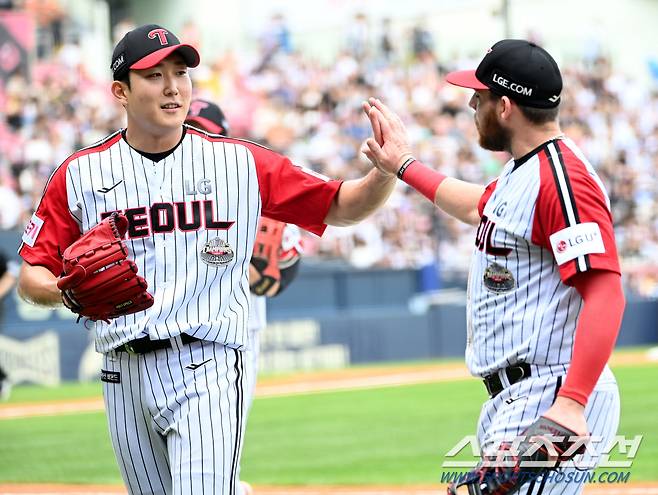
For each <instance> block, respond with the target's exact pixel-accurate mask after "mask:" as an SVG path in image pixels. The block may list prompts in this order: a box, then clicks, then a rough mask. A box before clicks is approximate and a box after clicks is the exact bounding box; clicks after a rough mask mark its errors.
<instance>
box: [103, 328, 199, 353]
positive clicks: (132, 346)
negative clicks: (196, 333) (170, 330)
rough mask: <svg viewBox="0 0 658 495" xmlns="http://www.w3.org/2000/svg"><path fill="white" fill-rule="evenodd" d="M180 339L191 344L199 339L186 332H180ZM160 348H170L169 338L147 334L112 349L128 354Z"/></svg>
mask: <svg viewBox="0 0 658 495" xmlns="http://www.w3.org/2000/svg"><path fill="white" fill-rule="evenodd" d="M180 339H181V341H182V342H183V344H191V343H192V342H198V341H199V340H201V339H197V338H196V337H192V336H191V335H187V334H186V333H181V334H180ZM160 349H171V339H162V340H151V339H150V338H149V336H148V335H147V336H146V337H142V338H141V339H135V340H131V341H130V342H126V343H125V344H122V345H120V346H119V347H117V348H116V349H114V350H115V351H116V352H129V353H130V354H146V353H147V352H153V351H159V350H160Z"/></svg>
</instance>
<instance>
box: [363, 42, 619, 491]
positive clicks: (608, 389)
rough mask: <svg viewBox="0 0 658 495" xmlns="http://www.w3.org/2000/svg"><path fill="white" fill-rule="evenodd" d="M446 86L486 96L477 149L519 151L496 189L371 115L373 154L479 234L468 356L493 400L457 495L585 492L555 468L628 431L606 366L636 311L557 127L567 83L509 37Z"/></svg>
mask: <svg viewBox="0 0 658 495" xmlns="http://www.w3.org/2000/svg"><path fill="white" fill-rule="evenodd" d="M447 81H448V82H449V83H451V84H454V85H457V86H462V87H466V88H471V89H473V90H475V92H474V94H473V96H472V98H471V100H470V103H469V106H470V107H471V108H472V109H473V110H475V125H476V127H477V130H478V134H479V144H480V145H481V146H482V147H483V148H485V149H488V150H492V151H507V152H508V153H510V154H511V156H512V159H511V160H510V161H509V162H508V163H507V164H506V165H505V166H504V168H503V170H502V173H501V174H500V176H499V177H498V178H497V179H496V180H494V181H493V182H491V183H490V184H489V185H487V186H486V187H483V186H480V185H475V184H469V183H466V182H462V181H460V180H457V179H454V178H449V177H445V176H444V175H442V174H441V173H439V172H437V171H435V170H433V169H431V168H429V167H427V166H425V165H424V164H422V163H420V162H419V161H418V160H415V159H414V158H413V156H412V154H411V150H410V147H409V145H408V141H407V137H406V131H405V129H404V125H403V124H402V121H401V120H400V118H399V117H398V116H397V115H395V114H394V113H393V112H392V111H391V110H390V109H389V108H387V107H386V105H384V104H383V103H382V102H381V101H379V100H377V99H371V100H370V104H371V105H372V107H371V108H369V109H368V108H367V105H365V107H364V108H365V109H367V110H368V111H369V115H370V120H371V124H372V126H373V129H374V131H375V137H376V139H369V140H368V141H367V143H366V145H367V148H368V152H367V153H366V154H367V156H368V157H369V158H370V159H371V160H372V161H374V162H376V163H377V166H379V167H381V168H383V169H385V170H388V171H389V172H391V173H396V174H397V176H398V177H399V178H401V179H402V180H403V181H404V182H406V183H407V184H409V185H410V186H412V187H414V188H415V189H416V190H418V191H419V192H420V193H422V194H423V195H425V196H426V197H427V198H428V199H429V200H430V201H432V202H433V203H434V204H435V205H436V206H438V207H439V208H441V209H443V210H444V211H445V212H447V213H449V214H450V215H452V216H454V217H456V218H458V219H459V220H462V221H463V222H466V223H469V224H471V225H474V226H478V228H477V233H476V236H475V247H474V250H473V258H472V263H471V269H470V275H469V280H468V304H467V311H468V315H467V319H468V324H467V328H468V336H467V348H466V361H467V364H468V367H469V369H470V371H471V373H472V374H473V375H474V376H477V377H480V378H482V379H483V381H484V384H485V386H486V388H487V392H488V394H489V397H490V399H489V400H488V401H487V402H486V403H485V404H484V406H483V407H482V411H481V415H480V419H479V424H478V430H477V437H478V440H479V444H480V448H481V454H482V460H481V462H480V464H479V466H478V468H477V469H476V470H474V471H473V472H472V473H470V474H469V476H467V478H466V479H465V480H464V482H463V483H460V484H459V485H451V486H450V487H449V488H448V492H449V493H452V494H454V493H469V494H491V493H495V494H502V493H515V492H517V491H518V492H521V493H529V494H530V493H531V494H533V495H538V494H540V493H544V494H546V493H569V494H577V493H579V492H580V491H581V490H582V488H583V486H582V484H578V483H564V482H562V483H560V482H557V481H555V480H558V478H556V477H554V476H552V475H553V474H555V473H553V471H552V470H555V469H574V466H573V460H572V459H573V458H574V456H576V454H580V453H581V452H582V451H583V447H584V443H585V441H586V440H589V445H588V446H587V449H586V450H587V452H586V453H585V455H584V456H580V455H578V456H576V460H579V461H581V462H580V464H581V466H586V465H588V464H589V465H591V463H592V462H591V461H594V462H595V461H596V455H595V454H596V453H598V454H600V453H601V452H602V451H603V449H604V448H605V447H606V446H607V444H608V443H609V442H610V441H611V439H612V438H613V436H614V435H615V433H616V431H617V426H618V423H619V394H618V389H617V384H616V382H615V378H614V377H613V375H612V372H611V371H610V369H609V368H608V366H607V364H606V363H607V361H608V359H609V357H610V354H611V352H612V349H613V347H614V344H615V339H616V337H617V333H618V331H619V326H620V322H621V318H622V314H623V310H624V304H625V302H624V295H623V292H622V287H621V277H620V269H619V262H618V259H617V250H616V247H615V239H614V235H613V229H612V219H611V215H610V209H609V201H608V197H607V194H606V192H605V189H604V187H603V184H602V183H601V181H600V180H599V178H598V176H597V175H596V172H595V171H594V170H593V168H592V166H591V165H590V164H589V162H588V161H587V159H586V158H585V156H584V154H583V153H582V151H581V150H580V149H578V147H577V146H576V145H575V144H574V143H573V141H571V140H569V139H568V138H567V137H565V136H564V135H563V134H562V131H561V130H560V126H559V123H558V108H559V105H560V94H561V91H562V77H561V75H560V70H559V68H558V66H557V64H556V62H555V60H554V59H553V58H552V57H551V55H549V54H548V53H547V52H546V51H545V50H544V49H542V48H541V47H539V46H537V45H535V44H533V43H530V42H528V41H524V40H502V41H499V42H498V43H496V44H495V45H493V46H492V47H491V49H490V50H489V51H488V52H487V54H486V55H485V56H484V58H483V59H482V61H481V63H480V64H479V66H478V67H477V70H475V71H472V70H471V71H460V72H454V73H450V74H448V76H447ZM382 143H383V144H382ZM588 435H589V436H588ZM545 440H549V441H550V442H546V441H545ZM549 444H550V445H549ZM496 460H504V461H505V462H504V463H501V462H495V461H496ZM570 460H571V462H569V461H570ZM530 461H532V462H530ZM583 461H587V462H583ZM540 463H541V464H542V465H539V464H540ZM564 479H567V478H564ZM581 479H582V478H581Z"/></svg>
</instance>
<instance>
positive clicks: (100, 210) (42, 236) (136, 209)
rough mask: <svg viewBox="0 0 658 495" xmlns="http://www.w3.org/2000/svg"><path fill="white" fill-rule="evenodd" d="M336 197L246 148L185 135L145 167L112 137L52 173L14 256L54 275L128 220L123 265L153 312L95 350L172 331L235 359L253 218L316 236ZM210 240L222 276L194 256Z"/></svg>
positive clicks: (103, 337) (110, 333) (326, 184)
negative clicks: (94, 234) (90, 236)
mask: <svg viewBox="0 0 658 495" xmlns="http://www.w3.org/2000/svg"><path fill="white" fill-rule="evenodd" d="M339 187H340V182H339V181H328V180H327V179H326V178H323V177H320V176H317V175H316V174H311V173H307V172H305V171H303V170H302V169H301V168H300V167H296V166H293V165H292V164H291V163H290V162H289V160H288V159H287V158H285V157H283V156H281V155H278V154H277V153H274V152H272V151H270V150H268V149H266V148H263V147H261V146H259V145H257V144H254V143H250V142H247V141H241V140H237V139H230V138H220V137H219V136H214V135H208V134H206V133H203V132H199V131H196V130H194V129H190V128H187V127H186V132H185V135H184V137H183V139H182V141H181V143H180V144H179V145H178V146H177V147H176V149H175V150H174V151H173V152H171V153H170V154H169V155H167V156H166V157H165V158H164V159H162V160H161V161H159V162H153V161H151V160H149V159H147V158H145V157H144V156H143V155H142V154H140V153H139V152H137V151H136V150H134V149H132V148H131V147H130V146H129V145H128V143H127V142H126V141H125V139H123V137H122V133H121V132H117V133H115V134H113V135H111V136H109V137H108V138H106V139H105V140H103V141H102V142H100V143H99V144H97V145H94V146H92V147H90V148H87V149H86V150H82V151H81V152H78V153H76V154H74V155H72V156H71V157H70V158H69V159H68V160H67V161H66V162H64V164H63V165H62V166H60V167H59V168H58V169H57V170H56V171H55V172H54V173H53V176H52V177H51V179H50V181H49V183H48V185H47V187H46V191H45V193H44V198H43V200H42V202H41V203H40V205H39V208H38V209H37V211H36V212H35V215H34V217H33V219H32V222H31V223H30V225H28V228H27V229H26V233H25V234H24V236H23V245H22V246H21V249H20V254H21V256H23V258H24V259H25V260H26V261H27V262H29V263H31V264H36V265H43V266H46V267H47V268H49V269H50V271H51V272H53V274H55V275H59V274H60V272H61V255H60V253H61V252H63V251H64V249H66V247H67V246H69V245H70V244H71V243H72V242H74V241H75V239H77V238H78V237H79V236H80V235H81V233H82V232H86V231H87V230H89V229H90V228H91V227H93V226H94V225H96V224H97V223H98V222H99V221H100V220H101V219H102V218H103V217H104V216H106V215H108V214H110V213H111V212H113V211H122V212H123V213H124V214H125V215H126V216H127V218H128V221H129V229H128V235H127V237H128V239H127V245H128V249H129V253H130V258H131V259H133V260H134V262H135V263H136V264H137V267H138V269H139V274H140V275H141V276H143V277H144V278H145V279H146V281H147V282H148V286H149V289H148V290H149V292H151V293H152V294H153V296H154V299H155V303H154V305H153V306H152V307H151V308H149V309H148V310H146V311H144V312H139V313H136V314H133V315H127V316H125V317H120V318H117V319H114V320H112V321H111V322H110V323H109V324H107V323H103V322H99V323H97V325H96V334H97V340H96V347H97V350H98V351H99V352H106V351H108V350H110V349H113V348H116V347H117V346H119V345H121V344H122V343H124V342H128V341H130V340H133V339H135V338H136V337H140V336H143V335H146V334H148V335H149V336H150V338H151V339H153V340H155V339H166V338H170V337H173V336H176V335H179V334H180V333H187V334H189V335H192V336H195V337H197V338H201V339H203V340H210V341H215V342H220V343H224V344H226V345H227V346H229V347H234V348H238V349H241V348H243V347H244V346H245V345H246V343H247V334H246V332H247V316H248V313H249V305H250V303H249V301H250V296H249V285H248V281H247V275H248V266H249V260H250V257H251V254H252V249H253V243H254V238H255V234H256V227H257V225H258V219H259V217H260V214H261V209H262V212H263V214H266V215H267V216H269V217H271V218H273V219H276V220H280V221H283V222H290V223H296V224H298V225H300V226H301V227H302V228H305V229H307V230H310V231H312V232H314V233H317V234H321V233H322V232H323V231H324V224H323V220H324V217H325V216H326V213H327V211H328V209H329V206H330V205H331V202H332V200H333V197H334V195H335V194H336V192H337V191H338V188H339ZM215 238H219V239H221V241H223V242H224V243H226V245H227V246H228V247H229V248H230V249H231V250H232V252H233V257H232V259H230V260H229V261H228V262H226V263H222V264H221V266H217V265H209V264H206V263H204V262H203V261H202V259H201V256H200V252H201V251H202V250H203V249H204V247H205V246H206V245H207V243H208V242H209V241H211V240H213V239H215ZM222 246H224V245H223V244H222Z"/></svg>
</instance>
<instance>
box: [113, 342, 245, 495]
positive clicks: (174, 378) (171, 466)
mask: <svg viewBox="0 0 658 495" xmlns="http://www.w3.org/2000/svg"><path fill="white" fill-rule="evenodd" d="M173 340H174V348H172V349H163V350H160V351H156V352H152V353H148V354H144V355H138V356H135V355H131V354H128V353H125V352H118V353H115V352H109V353H107V354H106V355H105V359H104V365H103V366H104V368H103V369H105V370H108V371H119V372H120V373H121V383H118V384H115V383H104V384H103V385H104V387H103V392H104V398H105V405H106V410H107V414H108V424H109V429H110V437H111V440H112V446H113V448H114V451H115V454H116V456H117V459H118V461H119V469H120V471H121V475H122V477H123V479H124V482H125V484H126V486H127V487H128V490H129V492H130V493H131V494H141V493H149V494H150V493H153V494H169V493H174V494H190V495H191V494H195V495H196V494H203V493H205V494H226V495H232V494H236V493H238V492H239V489H238V488H237V486H238V484H237V480H238V476H239V469H240V463H239V457H240V454H241V451H242V440H243V435H244V421H243V416H244V413H245V396H244V386H245V384H246V382H247V380H248V379H249V371H248V370H247V369H246V367H245V365H244V363H243V359H244V358H243V353H242V352H241V351H238V350H235V349H230V348H228V347H226V346H224V345H222V344H218V343H215V342H206V341H204V342H195V343H192V344H190V345H183V344H182V343H181V342H180V339H179V338H175V339H173ZM206 360H209V361H208V362H207V363H206V364H204V365H203V366H201V367H199V368H197V369H196V370H189V369H186V368H185V366H188V365H189V364H190V363H202V362H204V361H206Z"/></svg>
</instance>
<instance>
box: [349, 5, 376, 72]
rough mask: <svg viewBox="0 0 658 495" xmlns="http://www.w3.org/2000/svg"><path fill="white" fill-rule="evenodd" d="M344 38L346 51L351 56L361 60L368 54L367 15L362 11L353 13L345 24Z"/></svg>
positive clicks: (368, 33) (368, 27) (368, 28)
mask: <svg viewBox="0 0 658 495" xmlns="http://www.w3.org/2000/svg"><path fill="white" fill-rule="evenodd" d="M346 39H347V44H346V47H347V51H348V53H349V54H350V55H351V56H352V57H354V58H355V59H357V60H361V59H363V58H365V57H366V55H368V52H369V43H370V25H369V23H368V17H367V16H366V15H365V14H364V13H363V12H359V13H357V14H355V15H354V18H353V19H352V22H351V23H350V24H349V25H348V26H347V32H346Z"/></svg>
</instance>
